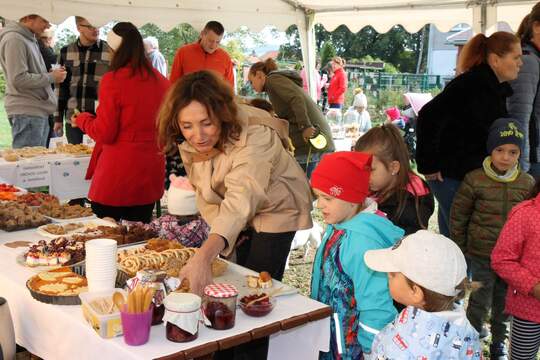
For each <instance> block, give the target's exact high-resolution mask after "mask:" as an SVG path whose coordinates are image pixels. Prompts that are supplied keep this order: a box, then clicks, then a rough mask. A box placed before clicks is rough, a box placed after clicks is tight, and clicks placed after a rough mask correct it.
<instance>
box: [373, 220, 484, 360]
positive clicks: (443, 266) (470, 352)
mask: <svg viewBox="0 0 540 360" xmlns="http://www.w3.org/2000/svg"><path fill="white" fill-rule="evenodd" d="M364 260H365V262H366V264H367V266H368V267H369V268H371V269H372V270H375V271H380V272H386V273H388V286H389V288H390V294H391V295H392V298H393V299H394V300H396V301H397V302H399V303H401V304H403V305H406V306H407V307H406V308H405V309H403V311H402V312H401V313H400V314H398V315H397V316H396V318H395V319H394V321H393V322H391V323H390V324H388V325H387V326H386V327H385V328H384V329H382V330H381V331H380V332H379V334H377V336H376V337H375V340H374V341H373V346H372V349H371V354H369V355H367V356H366V357H365V359H377V360H379V359H429V360H435V359H441V360H442V359H445V360H448V359H481V353H482V352H481V347H480V340H479V338H478V332H477V331H476V330H475V329H474V328H473V327H472V326H471V324H470V323H469V321H468V320H467V317H466V315H465V312H464V310H463V309H462V308H461V307H459V306H457V305H456V304H455V302H456V300H459V299H461V298H463V296H464V294H465V289H466V288H467V287H469V286H470V283H469V280H468V279H467V265H466V263H465V257H464V256H463V253H462V252H461V250H460V249H459V247H458V246H457V245H456V244H455V243H454V242H453V241H452V240H450V239H448V238H447V237H445V236H443V235H439V234H435V233H432V232H430V231H427V230H420V231H418V232H416V233H414V234H412V235H409V236H407V237H405V238H404V239H403V240H401V241H400V242H398V243H396V244H395V245H394V246H393V247H391V248H388V249H381V250H369V251H367V252H366V254H365V255H364Z"/></svg>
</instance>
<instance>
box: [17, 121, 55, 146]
mask: <svg viewBox="0 0 540 360" xmlns="http://www.w3.org/2000/svg"><path fill="white" fill-rule="evenodd" d="M8 121H9V124H10V125H11V135H12V136H13V142H12V143H11V146H12V147H13V148H14V149H20V148H22V147H25V146H46V145H47V138H48V136H49V128H50V126H49V117H48V116H34V115H11V116H8Z"/></svg>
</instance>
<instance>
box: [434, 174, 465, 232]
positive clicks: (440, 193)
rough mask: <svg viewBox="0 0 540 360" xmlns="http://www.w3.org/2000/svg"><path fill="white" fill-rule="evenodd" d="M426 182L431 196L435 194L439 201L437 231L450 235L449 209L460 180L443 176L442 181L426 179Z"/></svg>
mask: <svg viewBox="0 0 540 360" xmlns="http://www.w3.org/2000/svg"><path fill="white" fill-rule="evenodd" d="M427 183H428V185H429V188H430V189H431V192H432V193H433V196H435V198H436V199H437V202H438V203H439V213H438V222H439V233H441V234H442V235H444V236H446V237H450V209H451V208H452V201H454V195H456V192H457V191H458V189H459V185H460V184H461V181H460V180H456V179H450V178H443V181H437V180H428V182H427Z"/></svg>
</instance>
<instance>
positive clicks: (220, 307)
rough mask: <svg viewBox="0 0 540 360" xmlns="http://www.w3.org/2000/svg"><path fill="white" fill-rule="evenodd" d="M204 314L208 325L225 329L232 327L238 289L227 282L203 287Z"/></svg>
mask: <svg viewBox="0 0 540 360" xmlns="http://www.w3.org/2000/svg"><path fill="white" fill-rule="evenodd" d="M204 295H205V297H204V304H203V309H204V316H205V317H206V318H207V319H208V321H209V322H210V327H212V328H213V329H216V330H227V329H230V328H232V327H234V323H235V319H236V298H237V297H238V290H236V288H235V287H234V286H233V285H229V284H212V285H208V286H207V287H206V288H205V289H204Z"/></svg>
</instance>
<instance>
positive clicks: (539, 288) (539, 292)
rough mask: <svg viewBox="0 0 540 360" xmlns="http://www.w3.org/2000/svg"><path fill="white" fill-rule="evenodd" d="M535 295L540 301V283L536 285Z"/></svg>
mask: <svg viewBox="0 0 540 360" xmlns="http://www.w3.org/2000/svg"><path fill="white" fill-rule="evenodd" d="M533 295H534V297H535V298H536V300H539V301H540V282H539V283H538V284H536V285H534V288H533Z"/></svg>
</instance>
